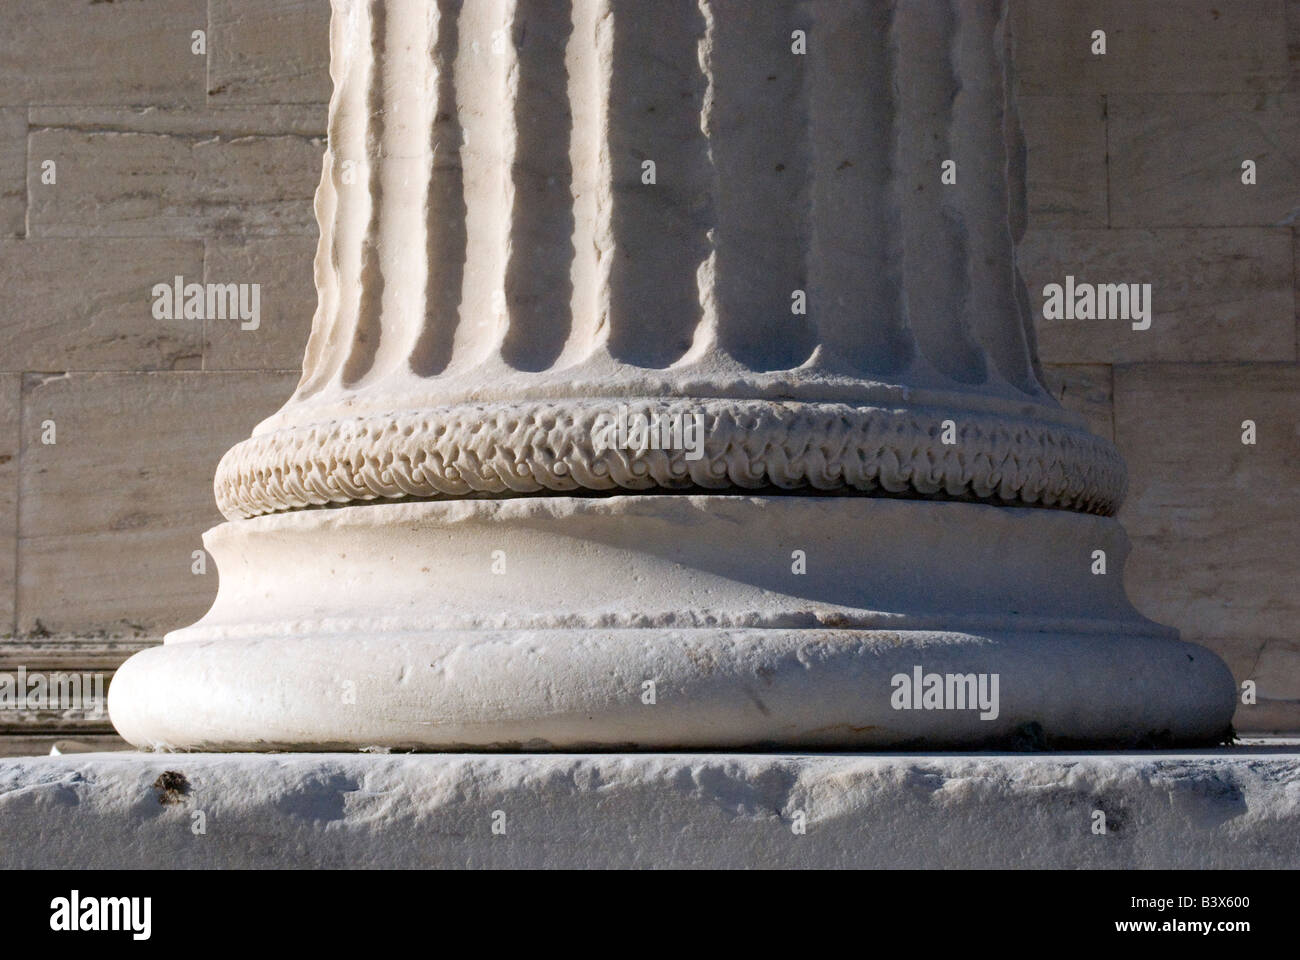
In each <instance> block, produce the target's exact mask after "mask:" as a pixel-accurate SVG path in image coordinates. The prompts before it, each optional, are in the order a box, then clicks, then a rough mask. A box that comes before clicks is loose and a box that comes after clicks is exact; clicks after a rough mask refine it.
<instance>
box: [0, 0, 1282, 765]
mask: <svg viewBox="0 0 1300 960" xmlns="http://www.w3.org/2000/svg"><path fill="white" fill-rule="evenodd" d="M468 2H474V0H468ZM843 2H876V0H843ZM328 6H329V5H328V2H327V0H129V2H118V3H90V4H87V3H86V2H85V0H42V2H41V3H31V2H29V0H0V672H6V671H8V672H12V671H15V670H17V669H18V667H19V666H25V667H26V668H27V669H28V670H46V671H49V670H54V669H65V670H72V669H78V670H88V671H89V670H94V671H98V672H101V673H105V674H109V675H111V671H112V668H113V667H114V666H115V665H116V664H117V663H118V662H120V661H121V660H122V659H124V658H125V656H127V655H128V654H129V653H131V652H133V651H134V650H136V649H138V648H139V647H140V646H142V645H146V644H149V643H154V642H157V640H158V639H159V638H160V637H161V636H162V634H163V633H165V632H166V631H167V630H170V629H173V628H175V627H179V626H182V625H185V624H187V623H190V622H192V621H193V620H194V619H196V618H197V617H198V616H200V615H201V614H202V613H203V612H204V611H205V610H206V608H207V606H208V604H209V603H210V601H211V599H212V596H213V594H214V592H215V589H216V580H217V573H216V571H215V569H214V568H213V567H212V565H211V564H208V563H205V562H204V560H205V558H204V557H203V556H202V554H201V553H200V554H197V555H196V551H199V550H200V548H201V542H200V534H201V533H202V531H203V530H204V529H206V528H207V527H209V526H211V525H212V524H214V523H216V522H217V521H218V520H219V515H218V513H217V511H216V508H215V506H214V504H213V500H212V491H211V482H212V476H213V472H214V469H215V467H216V464H217V461H218V459H219V458H220V456H221V454H222V453H223V452H224V451H225V450H226V449H227V448H228V447H229V446H230V445H231V444H233V443H234V442H235V441H237V440H239V439H241V438H243V437H245V436H247V435H248V433H249V431H250V430H251V429H252V427H253V426H254V424H256V423H257V422H258V421H259V420H260V419H262V418H263V417H265V416H267V415H269V414H270V413H272V412H273V411H274V410H275V409H276V408H277V407H278V406H279V404H280V403H281V402H282V401H283V400H284V399H285V398H286V397H287V396H288V394H289V392H290V391H291V389H292V387H293V384H294V383H295V382H296V379H297V373H296V368H297V367H298V364H299V361H300V359H301V353H302V348H303V346H304V344H305V342H306V337H307V333H308V330H309V328H310V322H311V316H312V312H313V310H314V307H315V296H314V292H313V288H312V271H311V258H312V254H313V251H314V247H315V235H316V227H315V221H314V217H313V213H312V196H313V192H314V190H315V186H316V183H317V180H318V179H319V175H320V157H321V153H322V151H323V150H324V145H325V114H326V109H325V105H326V102H327V100H328V97H329V91H330V83H329V75H328V69H327V64H328V50H327V45H328V17H329V9H328ZM1013 28H1014V33H1015V37H1016V60H1017V64H1018V68H1019V71H1020V76H1019V105H1020V110H1021V114H1022V117H1023V121H1024V126H1025V137H1026V143H1027V148H1028V154H1027V161H1028V174H1029V187H1030V190H1029V210H1028V232H1027V234H1026V237H1025V240H1024V243H1023V246H1022V249H1021V257H1020V259H1021V269H1022V272H1023V273H1024V275H1025V278H1026V281H1027V283H1028V285H1029V290H1030V296H1031V302H1033V303H1034V304H1035V305H1036V307H1041V304H1042V297H1041V292H1042V289H1043V287H1044V286H1045V285H1046V284H1048V283H1053V282H1058V283H1059V282H1063V280H1064V277H1065V276H1066V275H1067V274H1069V275H1073V276H1075V277H1077V278H1079V279H1080V280H1090V281H1091V282H1096V283H1150V284H1152V289H1153V304H1154V311H1153V318H1152V324H1151V328H1150V329H1149V330H1144V331H1135V330H1133V329H1132V328H1131V325H1130V324H1129V323H1127V322H1121V321H1100V320H1091V321H1090V320H1075V321H1067V320H1056V321H1048V320H1040V322H1039V330H1038V336H1039V342H1040V349H1041V354H1042V358H1043V361H1044V364H1045V369H1046V372H1047V375H1048V378H1049V380H1050V385H1051V386H1052V389H1053V390H1054V392H1055V393H1056V394H1057V396H1058V397H1059V398H1060V399H1061V401H1062V402H1063V403H1065V404H1066V405H1067V406H1069V407H1071V408H1074V409H1077V410H1080V411H1082V412H1083V413H1084V414H1086V415H1087V416H1088V417H1089V419H1090V421H1091V422H1092V423H1093V425H1094V427H1095V429H1097V430H1098V431H1099V432H1100V433H1102V434H1103V435H1105V436H1108V437H1113V438H1114V440H1115V441H1116V442H1117V443H1118V445H1119V447H1120V449H1121V451H1122V452H1123V453H1124V455H1125V457H1126V458H1127V459H1128V463H1129V468H1130V494H1129V500H1128V503H1127V505H1126V506H1125V508H1124V511H1123V513H1122V515H1121V519H1122V520H1123V521H1124V523H1125V525H1126V526H1127V528H1128V530H1129V533H1130V535H1131V537H1132V540H1133V557H1132V560H1131V562H1130V567H1129V574H1128V578H1129V579H1128V586H1129V589H1130V591H1131V593H1132V594H1133V596H1134V599H1135V601H1136V602H1137V604H1138V606H1139V607H1140V608H1141V609H1142V610H1143V612H1145V613H1146V614H1147V615H1149V616H1151V617H1152V618H1154V619H1157V620H1160V621H1162V622H1165V623H1169V624H1172V625H1174V626H1177V627H1178V628H1180V629H1181V630H1182V631H1183V633H1184V635H1185V636H1186V637H1187V638H1189V639H1192V640H1195V641H1197V642H1201V643H1205V644H1207V645H1209V646H1211V647H1213V648H1214V649H1216V650H1218V651H1219V652H1220V653H1221V654H1222V655H1223V656H1224V657H1225V658H1226V659H1227V660H1228V663H1229V665H1230V666H1231V667H1232V668H1233V670H1234V672H1235V673H1236V674H1237V676H1238V679H1239V680H1247V679H1251V680H1254V681H1255V682H1256V684H1257V687H1258V698H1259V699H1258V703H1257V704H1255V705H1253V706H1243V707H1242V708H1241V709H1240V710H1239V711H1238V716H1237V726H1238V728H1239V729H1243V730H1279V729H1290V730H1294V729H1300V638H1298V637H1297V634H1296V631H1295V630H1294V628H1293V626H1292V625H1293V624H1294V622H1295V617H1294V616H1293V614H1294V613H1295V612H1296V608H1297V606H1300V599H1298V597H1300V591H1297V590H1296V589H1295V585H1296V584H1297V582H1298V581H1300V550H1297V548H1296V544H1297V536H1296V535H1297V531H1300V499H1298V498H1297V497H1296V492H1297V490H1300V366H1298V365H1297V352H1296V335H1297V302H1298V298H1300V287H1298V286H1297V272H1296V259H1297V253H1298V252H1300V229H1298V228H1300V223H1298V221H1297V216H1298V215H1300V171H1298V166H1300V0H1230V2H1229V0H1141V2H1134V0H1015V3H1014V9H1013ZM1095 30H1103V31H1105V34H1106V44H1107V52H1106V53H1105V55H1104V56H1100V55H1096V54H1094V53H1093V52H1092V49H1091V48H1092V44H1093V39H1092V34H1093V31H1095ZM196 31H202V34H201V37H199V36H196ZM200 40H201V42H202V52H195V50H196V48H197V45H198V44H199V43H200ZM813 42H815V32H814V41H813ZM1244 160H1252V161H1254V162H1255V164H1256V169H1257V182H1256V183H1255V184H1253V185H1246V184H1243V183H1242V182H1241V164H1242V162H1243V161H1244ZM51 165H52V166H51ZM51 180H52V181H53V182H50V181H51ZM177 276H182V277H184V278H185V282H209V283H247V284H253V283H256V284H259V285H260V308H261V309H260V324H259V326H258V327H257V329H255V330H250V329H243V328H242V325H241V323H240V321H239V319H238V318H232V319H230V320H186V319H183V318H182V319H176V320H159V319H156V318H155V316H154V314H153V309H152V303H153V298H152V296H151V290H152V288H153V286H154V285H155V284H158V283H168V282H172V281H173V280H174V278H175V277H177ZM1245 420H1252V421H1254V423H1255V425H1256V432H1257V442H1256V443H1255V444H1254V445H1244V444H1243V443H1242V442H1241V434H1242V426H1241V424H1242V422H1243V421H1245ZM51 430H52V431H53V436H52V437H50V435H49V434H50V431H51ZM47 439H53V440H54V442H53V443H47V442H45V441H46V440H47ZM110 731H111V727H109V725H108V724H107V720H106V719H105V718H96V717H94V716H93V715H91V716H86V715H84V713H83V712H80V711H78V710H59V711H31V710H29V711H17V712H15V711H0V755H4V754H5V753H21V752H34V751H39V752H45V751H47V750H48V749H49V743H50V741H51V740H53V739H57V738H66V737H75V738H77V739H80V740H83V741H99V742H103V743H108V742H111V741H110V739H109V733H110Z"/></svg>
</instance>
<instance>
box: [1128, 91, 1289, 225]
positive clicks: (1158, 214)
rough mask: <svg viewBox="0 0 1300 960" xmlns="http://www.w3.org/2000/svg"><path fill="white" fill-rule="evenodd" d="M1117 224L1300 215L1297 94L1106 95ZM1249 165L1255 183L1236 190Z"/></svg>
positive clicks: (1280, 221) (1252, 221) (1268, 220)
mask: <svg viewBox="0 0 1300 960" xmlns="http://www.w3.org/2000/svg"><path fill="white" fill-rule="evenodd" d="M1107 100H1108V104H1109V112H1110V158H1111V159H1110V215H1111V224H1112V225H1113V226H1116V227H1132V226H1147V227H1161V226H1173V227H1182V226H1188V227H1221V226H1228V227H1231V226H1272V225H1277V226H1290V225H1292V224H1294V223H1295V222H1296V221H1297V218H1298V217H1300V189H1298V188H1297V176H1296V168H1295V158H1296V157H1297V156H1300V94H1295V93H1279V94H1273V95H1268V96H1245V95H1236V96H1178V97H1151V96H1111V97H1108V98H1107ZM1246 160H1253V161H1254V162H1255V164H1256V178H1257V182H1256V183H1255V184H1254V185H1253V186H1252V185H1248V184H1244V183H1242V174H1243V169H1242V163H1243V162H1244V161H1246Z"/></svg>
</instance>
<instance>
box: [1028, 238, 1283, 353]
mask: <svg viewBox="0 0 1300 960" xmlns="http://www.w3.org/2000/svg"><path fill="white" fill-rule="evenodd" d="M1292 259H1293V250H1292V237H1291V232H1290V231H1289V230H1282V229H1266V228H1257V229H1249V230H1035V231H1032V232H1030V233H1029V234H1027V235H1026V237H1025V241H1024V243H1023V245H1022V246H1021V248H1020V251H1019V263H1020V268H1021V271H1022V272H1023V273H1024V276H1025V282H1026V283H1027V285H1028V287H1029V300H1030V304H1031V307H1032V309H1033V310H1034V311H1035V316H1036V317H1037V321H1036V322H1037V327H1038V346H1039V351H1040V355H1041V356H1042V358H1043V360H1044V362H1047V363H1135V362H1146V361H1157V360H1163V361H1174V360H1181V361H1189V362H1210V361H1221V360H1258V361H1267V362H1274V361H1282V360H1294V359H1295V356H1296V352H1295V351H1296V324H1295V296H1294V290H1293V285H1294V280H1293V276H1294V266H1293V263H1292ZM1067 275H1072V276H1074V278H1075V280H1076V282H1078V283H1082V282H1088V283H1093V284H1100V283H1125V284H1133V283H1150V284H1151V285H1152V287H1151V295H1152V302H1153V310H1152V321H1151V328H1150V329H1149V330H1134V329H1133V326H1132V321H1130V320H1124V319H1111V320H1064V319H1058V320H1048V319H1045V318H1044V317H1043V305H1044V295H1043V288H1044V287H1045V286H1046V285H1047V284H1049V283H1056V284H1064V283H1065V278H1066V276H1067Z"/></svg>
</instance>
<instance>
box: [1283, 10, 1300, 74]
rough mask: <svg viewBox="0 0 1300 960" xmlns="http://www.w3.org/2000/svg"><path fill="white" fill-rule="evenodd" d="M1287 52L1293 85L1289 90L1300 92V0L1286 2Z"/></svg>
mask: <svg viewBox="0 0 1300 960" xmlns="http://www.w3.org/2000/svg"><path fill="white" fill-rule="evenodd" d="M1286 41H1287V42H1286V52H1287V56H1288V58H1289V59H1290V61H1291V83H1290V84H1289V85H1288V87H1287V89H1288V90H1292V91H1296V90H1300V0H1286Z"/></svg>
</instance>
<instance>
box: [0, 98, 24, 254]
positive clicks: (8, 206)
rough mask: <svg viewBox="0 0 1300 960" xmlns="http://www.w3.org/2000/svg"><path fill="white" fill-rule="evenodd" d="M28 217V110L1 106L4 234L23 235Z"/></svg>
mask: <svg viewBox="0 0 1300 960" xmlns="http://www.w3.org/2000/svg"><path fill="white" fill-rule="evenodd" d="M26 218H27V111H26V110H22V109H9V108H3V109H0V237H20V236H22V234H23V231H24V230H25V229H26Z"/></svg>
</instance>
